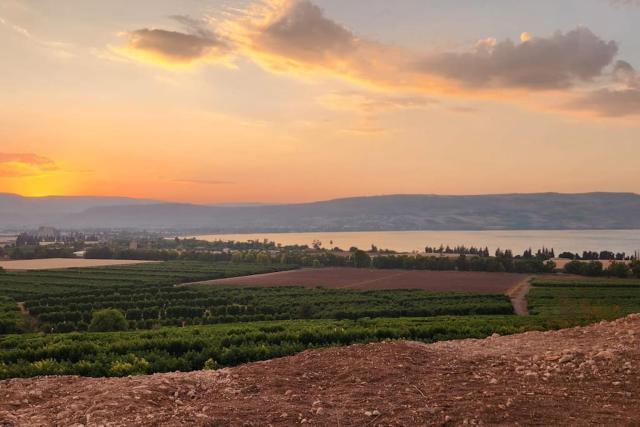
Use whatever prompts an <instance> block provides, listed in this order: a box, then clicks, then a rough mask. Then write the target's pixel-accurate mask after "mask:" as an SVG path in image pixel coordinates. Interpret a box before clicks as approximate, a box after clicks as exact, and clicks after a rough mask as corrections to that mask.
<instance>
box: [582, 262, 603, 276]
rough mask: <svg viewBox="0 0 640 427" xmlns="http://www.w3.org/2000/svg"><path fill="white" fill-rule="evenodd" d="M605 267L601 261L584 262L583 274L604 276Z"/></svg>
mask: <svg viewBox="0 0 640 427" xmlns="http://www.w3.org/2000/svg"><path fill="white" fill-rule="evenodd" d="M602 272H603V268H602V263H601V262H600V261H591V262H589V263H587V264H584V266H583V267H582V274H584V275H585V276H592V277H597V276H602Z"/></svg>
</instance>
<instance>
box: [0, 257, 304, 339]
mask: <svg viewBox="0 0 640 427" xmlns="http://www.w3.org/2000/svg"><path fill="white" fill-rule="evenodd" d="M289 268H292V267H291V266H283V265H279V266H262V265H247V264H243V265H233V264H230V263H204V262H190V261H172V262H166V263H151V264H138V265H129V266H118V267H101V268H77V269H63V270H49V271H30V272H7V273H5V274H2V275H0V296H3V297H5V298H10V299H11V300H12V303H7V304H4V305H1V306H0V318H6V317H7V314H6V313H7V312H8V313H12V312H13V311H14V309H15V307H16V304H17V302H19V301H20V302H24V303H25V306H26V308H27V309H28V310H29V313H30V315H31V316H32V317H35V318H36V320H37V322H36V323H37V328H38V329H39V330H41V331H43V332H72V331H77V330H80V331H82V330H87V328H88V323H89V322H90V321H91V316H92V313H93V311H94V310H101V309H107V308H115V309H119V310H121V311H123V312H124V313H126V315H127V320H128V321H129V327H130V328H132V329H148V328H152V327H157V326H161V325H172V326H182V325H185V324H191V323H193V322H192V320H191V319H193V318H194V317H198V316H201V315H202V313H203V310H200V311H199V313H200V314H195V312H194V310H195V309H194V310H191V311H190V312H189V314H186V312H187V311H188V310H185V309H183V307H185V306H190V307H191V306H192V305H193V304H196V302H197V301H200V304H201V306H202V305H203V304H205V302H204V301H202V298H206V297H207V295H204V294H203V293H202V292H201V291H198V290H195V289H192V288H181V287H176V286H175V285H177V284H181V283H185V282H193V281H200V280H209V279H220V278H225V277H235V276H245V275H249V274H257V273H268V272H274V271H279V270H283V269H289ZM23 324H24V322H22V319H20V320H16V321H14V323H13V325H14V326H13V328H12V329H11V330H20V329H23ZM5 328H7V326H5Z"/></svg>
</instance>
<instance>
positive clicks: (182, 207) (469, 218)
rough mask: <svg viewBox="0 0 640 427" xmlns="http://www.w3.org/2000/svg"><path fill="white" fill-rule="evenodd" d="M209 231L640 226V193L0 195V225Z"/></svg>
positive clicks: (1, 226)
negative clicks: (178, 197)
mask: <svg viewBox="0 0 640 427" xmlns="http://www.w3.org/2000/svg"><path fill="white" fill-rule="evenodd" d="M39 225H51V226H57V227H63V228H141V229H147V230H168V229H171V230H199V231H207V232H238V233H240V232H267V231H268V232H278V231H283V232H284V231H370V230H491V229H525V230H526V229H529V230H533V229H640V195H638V194H634V193H582V194H561V193H536V194H498V195H476V196H440V195H388V196H370V197H352V198H344V199H335V200H328V201H321V202H313V203H298V204H283V205H246V206H243V205H240V206H220V205H218V206H216V205H213V206H207V205H195V204H181V203H164V202H158V201H152V200H140V199H128V198H102V197H78V198H76V197H51V198H42V199H39V198H38V199H34V198H24V197H20V196H15V195H0V228H7V227H33V226H39Z"/></svg>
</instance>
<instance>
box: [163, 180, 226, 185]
mask: <svg viewBox="0 0 640 427" xmlns="http://www.w3.org/2000/svg"><path fill="white" fill-rule="evenodd" d="M173 182H177V183H180V184H196V185H234V184H235V182H232V181H221V180H216V179H174V180H173Z"/></svg>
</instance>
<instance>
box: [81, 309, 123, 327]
mask: <svg viewBox="0 0 640 427" xmlns="http://www.w3.org/2000/svg"><path fill="white" fill-rule="evenodd" d="M128 327H129V323H128V322H127V319H125V317H124V314H123V313H122V312H121V311H120V310H116V309H114V308H106V309H104V310H97V311H94V312H93V315H92V316H91V323H90V324H89V330H90V331H91V332H115V331H126V330H127V329H128Z"/></svg>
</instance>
